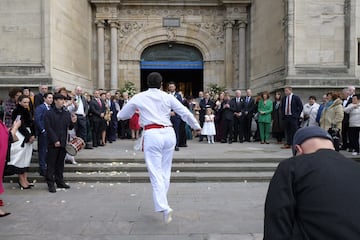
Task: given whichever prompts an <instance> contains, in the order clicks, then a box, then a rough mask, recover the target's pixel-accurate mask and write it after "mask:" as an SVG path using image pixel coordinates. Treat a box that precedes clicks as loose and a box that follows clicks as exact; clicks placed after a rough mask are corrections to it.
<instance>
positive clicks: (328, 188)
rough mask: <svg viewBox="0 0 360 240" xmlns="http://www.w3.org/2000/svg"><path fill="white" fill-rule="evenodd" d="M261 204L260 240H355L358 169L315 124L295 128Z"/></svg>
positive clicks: (359, 211)
mask: <svg viewBox="0 0 360 240" xmlns="http://www.w3.org/2000/svg"><path fill="white" fill-rule="evenodd" d="M293 155H294V157H292V158H289V159H286V160H284V161H282V162H281V163H280V164H279V166H278V167H277V169H276V171H275V173H274V176H273V178H272V179H271V182H270V185H269V190H268V192H267V196H266V201H265V219H264V240H273V239H326V240H339V239H360V221H359V218H360V204H359V202H360V188H359V187H358V186H356V185H355V186H354V183H358V182H359V181H360V174H359V172H360V165H359V164H358V163H356V162H355V161H353V160H352V159H347V158H346V157H344V156H343V155H342V154H340V153H338V152H336V151H335V148H334V145H333V142H332V137H331V136H330V135H329V134H328V133H327V132H326V131H325V130H324V129H322V128H320V127H317V126H310V127H304V128H301V129H299V130H298V131H297V132H296V133H295V136H294V141H293Z"/></svg>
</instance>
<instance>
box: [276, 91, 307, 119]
mask: <svg viewBox="0 0 360 240" xmlns="http://www.w3.org/2000/svg"><path fill="white" fill-rule="evenodd" d="M286 98H287V96H284V97H283V98H282V99H281V105H282V106H281V110H282V114H283V118H285V114H286V111H285V108H286ZM302 110H303V104H302V102H301V99H300V97H299V96H297V95H294V94H293V95H292V97H291V117H292V118H295V119H299V118H300V114H301V112H302Z"/></svg>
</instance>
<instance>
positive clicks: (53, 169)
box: [44, 93, 77, 193]
mask: <svg viewBox="0 0 360 240" xmlns="http://www.w3.org/2000/svg"><path fill="white" fill-rule="evenodd" d="M65 98H66V97H65V96H64V95H62V94H60V93H56V94H55V95H54V97H53V99H54V103H55V105H54V107H53V108H52V109H50V110H49V111H47V112H46V114H45V119H44V122H45V131H46V133H47V142H48V154H47V170H46V181H47V184H48V188H49V192H51V193H55V192H56V188H55V183H56V185H57V187H58V188H70V186H69V185H67V184H66V183H65V182H64V176H63V173H64V158H65V155H66V150H65V146H66V140H67V131H68V129H73V128H74V123H75V122H76V119H77V118H76V115H75V114H74V115H71V114H70V112H69V111H66V110H65V109H64V107H63V106H64V101H65Z"/></svg>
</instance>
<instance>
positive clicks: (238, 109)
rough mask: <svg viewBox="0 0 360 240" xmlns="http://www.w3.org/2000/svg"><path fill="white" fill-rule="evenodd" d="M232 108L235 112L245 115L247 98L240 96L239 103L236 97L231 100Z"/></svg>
mask: <svg viewBox="0 0 360 240" xmlns="http://www.w3.org/2000/svg"><path fill="white" fill-rule="evenodd" d="M230 108H231V110H232V111H233V112H234V113H240V112H241V113H242V115H241V117H244V112H245V100H244V99H243V98H242V97H240V101H239V103H237V102H236V98H235V97H234V98H232V99H231V100H230Z"/></svg>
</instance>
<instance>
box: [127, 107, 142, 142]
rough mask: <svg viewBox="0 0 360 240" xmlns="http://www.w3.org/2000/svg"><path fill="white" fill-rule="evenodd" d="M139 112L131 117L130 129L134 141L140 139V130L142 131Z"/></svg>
mask: <svg viewBox="0 0 360 240" xmlns="http://www.w3.org/2000/svg"><path fill="white" fill-rule="evenodd" d="M139 118H140V115H139V110H136V111H135V113H134V115H133V116H132V117H131V119H130V121H129V128H130V130H131V138H132V139H133V140H135V139H138V138H139V130H140V123H139Z"/></svg>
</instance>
